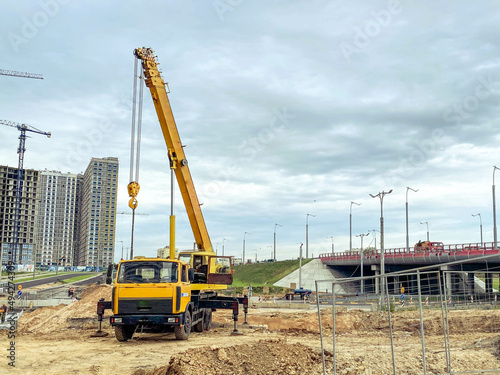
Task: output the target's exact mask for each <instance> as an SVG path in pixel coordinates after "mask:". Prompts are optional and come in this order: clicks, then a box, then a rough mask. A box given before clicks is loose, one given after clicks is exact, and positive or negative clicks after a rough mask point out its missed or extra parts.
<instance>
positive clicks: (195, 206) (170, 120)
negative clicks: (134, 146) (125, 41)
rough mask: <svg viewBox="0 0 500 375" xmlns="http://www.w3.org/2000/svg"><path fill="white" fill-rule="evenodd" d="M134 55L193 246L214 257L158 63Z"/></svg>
mask: <svg viewBox="0 0 500 375" xmlns="http://www.w3.org/2000/svg"><path fill="white" fill-rule="evenodd" d="M134 55H135V57H136V58H138V59H139V60H141V61H142V68H143V71H144V76H145V83H146V86H147V87H148V88H149V90H150V92H151V96H152V98H153V103H154V106H155V109H156V113H157V115H158V120H159V122H160V126H161V130H162V132H163V137H164V138H165V143H166V145H167V149H168V153H169V157H170V159H171V163H172V169H174V172H175V176H176V179H177V183H178V185H179V189H180V191H181V195H182V199H183V201H184V206H185V207H186V211H187V214H188V217H189V222H190V224H191V229H192V231H193V235H194V238H195V241H196V246H197V248H198V250H204V251H205V252H209V253H213V249H212V244H211V242H210V237H209V235H208V230H207V227H206V224H205V220H204V219H203V214H202V212H201V207H200V203H199V201H198V196H197V195H196V190H195V188H194V184H193V180H192V178H191V173H190V171H189V167H188V162H187V159H186V155H185V154H184V149H183V147H182V143H181V139H180V137H179V132H178V131H177V126H176V124H175V119H174V115H173V113H172V109H171V107H170V101H169V99H168V95H167V90H166V89H165V82H164V81H163V79H162V77H161V75H160V72H159V71H158V63H157V62H156V58H155V55H154V52H153V50H152V49H151V48H137V49H136V50H134ZM214 254H215V253H214Z"/></svg>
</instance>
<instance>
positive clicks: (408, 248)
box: [406, 186, 418, 251]
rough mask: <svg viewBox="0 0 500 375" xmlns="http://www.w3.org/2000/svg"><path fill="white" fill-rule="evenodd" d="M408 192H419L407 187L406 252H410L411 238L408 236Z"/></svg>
mask: <svg viewBox="0 0 500 375" xmlns="http://www.w3.org/2000/svg"><path fill="white" fill-rule="evenodd" d="M408 190H411V191H414V192H415V193H416V192H417V191H418V189H417V190H415V189H412V188H411V187H409V186H407V187H406V251H410V237H409V235H408Z"/></svg>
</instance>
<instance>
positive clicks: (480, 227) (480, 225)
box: [471, 213, 483, 247]
mask: <svg viewBox="0 0 500 375" xmlns="http://www.w3.org/2000/svg"><path fill="white" fill-rule="evenodd" d="M471 215H472V216H474V217H475V216H479V232H480V233H481V247H483V219H481V214H480V213H478V214H475V215H474V214H471Z"/></svg>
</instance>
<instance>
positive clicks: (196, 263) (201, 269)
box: [178, 251, 233, 289]
mask: <svg viewBox="0 0 500 375" xmlns="http://www.w3.org/2000/svg"><path fill="white" fill-rule="evenodd" d="M178 259H179V260H181V261H183V262H186V263H188V264H189V265H190V266H191V267H192V268H193V269H194V271H195V273H194V280H193V282H192V286H193V288H197V285H198V286H200V285H202V284H203V285H205V286H206V287H203V288H202V289H227V286H228V285H231V284H232V283H233V266H232V262H231V257H230V256H218V255H215V254H214V253H213V252H212V251H182V252H180V253H179V257H178Z"/></svg>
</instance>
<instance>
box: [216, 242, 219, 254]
mask: <svg viewBox="0 0 500 375" xmlns="http://www.w3.org/2000/svg"><path fill="white" fill-rule="evenodd" d="M219 245H220V242H217V244H216V245H215V255H217V252H218V251H219Z"/></svg>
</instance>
